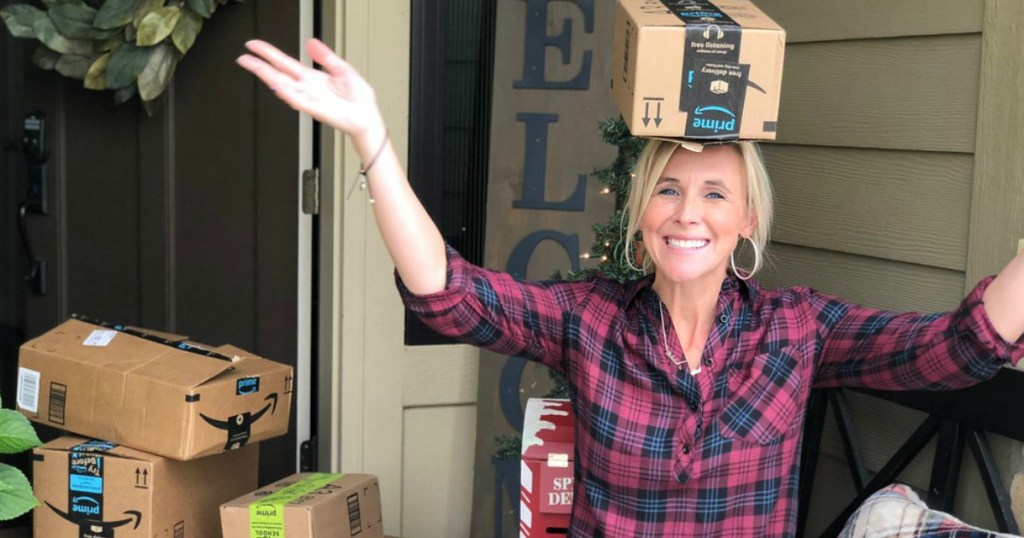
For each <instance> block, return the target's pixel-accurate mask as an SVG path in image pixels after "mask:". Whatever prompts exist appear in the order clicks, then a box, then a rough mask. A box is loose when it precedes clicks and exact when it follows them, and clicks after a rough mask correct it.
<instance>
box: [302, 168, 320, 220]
mask: <svg viewBox="0 0 1024 538" xmlns="http://www.w3.org/2000/svg"><path fill="white" fill-rule="evenodd" d="M302 212H303V213H305V214H306V215H319V214H320V169H319V168H310V169H309V170H305V171H303V172H302Z"/></svg>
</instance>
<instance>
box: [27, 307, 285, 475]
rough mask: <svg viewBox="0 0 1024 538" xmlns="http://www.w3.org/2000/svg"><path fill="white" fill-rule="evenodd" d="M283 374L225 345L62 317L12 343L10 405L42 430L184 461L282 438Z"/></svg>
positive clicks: (268, 363)
mask: <svg viewBox="0 0 1024 538" xmlns="http://www.w3.org/2000/svg"><path fill="white" fill-rule="evenodd" d="M292 375H293V374H292V368H291V367H290V366H287V365H284V364H280V363H277V362H274V361H271V360H267V359H264V358H261V357H258V356H256V355H254V354H252V353H249V352H247V351H244V350H242V349H239V348H236V347H233V346H227V345H225V346H220V347H215V348H212V347H208V346H205V345H203V344H198V343H195V342H190V341H188V340H187V339H186V338H184V337H178V336H174V335H167V334H162V333H157V332H154V331H148V330H145V329H138V328H133V327H125V326H121V325H111V324H103V323H98V322H97V323H91V322H86V321H82V320H81V319H72V320H69V321H66V322H64V323H63V324H61V325H59V326H57V327H56V328H54V329H52V330H50V331H49V332H47V333H46V334H43V335H42V336H40V337H38V338H35V339H33V340H30V341H28V342H26V343H25V344H23V345H22V346H21V349H20V351H19V356H18V392H17V403H18V410H19V411H20V412H21V413H22V414H24V415H25V416H27V417H28V418H29V419H30V420H33V421H36V422H39V423H42V424H46V425H47V426H53V427H55V428H60V429H63V430H66V431H69V432H72V433H75V434H78V435H82V436H86V437H92V438H96V439H105V440H108V441H111V442H114V443H118V444H120V445H124V446H129V447H132V448H135V449H138V450H142V451H145V452H149V453H152V454H158V455H160V456H165V457H168V458H173V459H178V460H189V459H193V458H197V457H200V456H205V455H209V454H216V453H218V452H223V451H225V450H231V449H236V448H240V447H242V446H245V445H246V444H248V443H251V442H255V441H262V440H264V439H269V438H272V437H277V436H279V435H283V434H284V433H286V432H287V431H288V419H289V414H290V411H291V398H292Z"/></svg>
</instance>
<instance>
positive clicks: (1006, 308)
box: [982, 251, 1024, 342]
mask: <svg viewBox="0 0 1024 538" xmlns="http://www.w3.org/2000/svg"><path fill="white" fill-rule="evenodd" d="M982 301H984V303H985V312H986V313H987V314H988V317H989V319H990V320H992V326H993V327H995V329H996V332H998V333H999V336H1002V337H1003V339H1004V340H1007V341H1009V342H1016V341H1017V340H1018V339H1019V338H1020V337H1021V335H1022V334H1024V251H1022V252H1019V253H1018V254H1017V256H1016V257H1015V258H1014V259H1012V260H1010V263H1008V264H1006V267H1004V268H1003V270H1002V271H1000V272H999V275H998V276H997V277H996V278H995V280H993V281H992V283H991V284H989V286H988V289H986V290H985V295H984V298H983V299H982Z"/></svg>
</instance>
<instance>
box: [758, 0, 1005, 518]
mask: <svg viewBox="0 0 1024 538" xmlns="http://www.w3.org/2000/svg"><path fill="white" fill-rule="evenodd" d="M757 3H758V5H759V6H760V7H761V8H762V9H764V10H765V11H766V12H768V14H769V15H771V16H772V17H773V18H775V20H776V21H777V22H779V23H780V24H781V25H782V26H783V27H784V28H786V29H787V32H788V44H787V51H786V66H785V75H784V80H783V95H782V105H781V111H780V123H779V139H778V140H777V142H776V143H773V144H766V145H764V153H765V157H766V160H767V162H768V166H769V170H770V172H771V174H772V178H773V181H774V184H775V188H776V203H777V211H778V220H777V223H776V226H775V229H774V230H773V232H774V236H773V243H772V246H771V249H770V252H771V258H770V260H771V265H770V266H769V270H768V271H767V272H766V274H765V275H764V276H763V277H762V281H763V282H764V284H766V285H767V286H787V285H794V284H808V285H811V286H814V287H816V288H818V289H821V290H823V291H826V292H830V293H835V294H838V295H841V296H844V297H847V298H849V299H852V300H855V301H858V302H861V303H864V304H867V305H871V306H877V307H882V308H891V309H900V310H920V311H935V310H946V309H949V308H952V307H954V306H956V304H957V303H958V302H959V300H960V299H961V298H962V297H963V295H964V293H965V290H969V289H971V288H972V287H973V286H974V284H975V283H976V282H977V280H978V279H980V278H981V277H982V276H984V275H986V274H990V273H992V272H994V271H996V270H998V268H999V267H1000V266H1001V265H1002V264H1005V263H1006V262H1007V261H1008V260H1009V259H1010V257H1011V256H1012V255H1013V253H1014V251H1015V248H1016V238H1019V237H1022V236H1024V230H1022V228H1024V218H1022V208H1024V200H1022V198H1024V182H1022V181H1021V177H1022V176H1021V168H1022V164H1021V159H1022V157H1021V156H1020V155H1019V148H1020V147H1022V146H1021V140H1022V134H1021V133H1022V132H1024V122H1022V112H1021V108H1022V105H1021V88H1022V87H1024V81H1022V78H1024V66H1022V63H1024V62H1022V60H1021V57H1022V56H1024V54H1022V49H1021V47H1022V46H1021V40H1020V38H1019V30H1020V28H1021V24H1022V23H1024V17H1022V13H1024V10H1022V8H1021V3H1020V2H1015V1H1013V0H1008V1H1004V0H991V1H988V2H986V1H985V0H970V1H964V0H943V1H936V0H914V1H904V2H883V1H875V0H863V1H857V2H843V1H838V0H828V1H821V0H759V1H758V2H757ZM1014 21H1015V22H1014ZM1012 28H1016V31H1017V32H1018V34H1017V35H1016V36H1011V34H1012V33H1013V30H1012ZM849 400H850V405H851V409H852V411H853V415H854V423H855V426H856V430H857V434H858V436H859V440H860V444H861V447H862V450H863V453H864V456H865V458H866V460H867V463H868V466H869V469H871V470H878V469H879V468H880V467H881V466H882V465H883V464H884V463H885V461H886V460H887V459H888V458H889V457H891V455H892V454H893V453H894V452H895V451H896V449H897V448H898V447H899V446H900V445H901V444H902V443H903V442H904V441H905V440H906V438H907V437H908V436H909V435H910V433H911V432H912V431H913V430H914V429H915V428H916V427H917V426H918V425H919V424H920V423H921V421H922V420H923V418H924V416H923V415H922V414H921V413H917V412H913V411H909V410H905V409H901V408H898V407H896V406H893V405H891V404H888V403H885V402H882V401H879V400H876V399H873V398H870V397H867V396H862V395H859V394H852V395H850V397H849ZM833 424H834V423H833V422H832V421H831V419H829V420H828V421H827V422H826V431H825V435H824V438H823V441H822V457H821V460H820V462H819V468H818V476H817V480H816V484H815V492H828V493H829V494H828V495H815V496H814V499H813V503H812V507H811V513H810V519H809V524H808V527H807V530H808V535H816V534H817V532H820V530H821V529H822V528H823V526H824V525H827V524H828V523H829V522H830V520H831V518H832V517H834V514H836V513H838V511H839V510H841V508H842V507H843V506H845V504H846V503H847V502H849V500H850V499H852V497H853V495H854V494H855V491H854V488H853V485H852V481H851V479H850V475H849V472H848V471H846V469H845V467H844V465H845V463H844V462H845V457H844V456H843V450H842V444H841V441H840V437H839V434H838V431H837V430H836V429H835V427H834V425H833ZM992 441H993V450H994V452H995V457H996V459H997V460H998V463H999V465H1000V467H1001V468H1002V469H1003V470H1004V472H1005V474H1006V476H1004V478H1005V479H1006V481H1007V484H1009V482H1010V478H1011V475H1012V472H1013V471H1014V470H1015V466H1016V465H1018V461H1019V460H1020V456H1019V454H1018V453H1019V450H1020V447H1019V444H1018V443H1012V442H1010V441H1008V440H1005V439H992ZM931 451H933V449H932V448H929V449H926V451H925V453H924V454H923V455H922V457H923V458H926V459H925V461H917V462H915V463H914V464H913V465H911V466H910V467H909V468H908V469H907V470H906V471H905V472H904V474H903V475H902V476H901V479H902V480H904V481H907V482H909V483H911V484H913V485H914V486H917V487H920V488H925V487H927V485H928V481H929V478H930V453H931ZM977 474H978V473H977V471H976V468H975V466H974V464H973V463H972V462H968V463H965V465H964V480H963V481H962V482H961V485H960V490H959V494H958V502H957V512H958V513H959V514H960V515H962V516H963V517H964V518H965V519H967V520H968V521H972V522H974V523H977V524H980V525H984V526H988V527H994V519H993V518H992V516H991V512H990V510H989V508H988V505H987V501H986V497H985V493H984V489H983V488H982V486H981V484H980V480H979V479H978V478H977Z"/></svg>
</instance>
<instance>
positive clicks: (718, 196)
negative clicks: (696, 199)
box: [707, 191, 725, 200]
mask: <svg viewBox="0 0 1024 538" xmlns="http://www.w3.org/2000/svg"><path fill="white" fill-rule="evenodd" d="M707 197H708V198H711V199H714V200H725V196H723V195H722V193H720V192H714V191H712V192H709V193H707Z"/></svg>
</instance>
